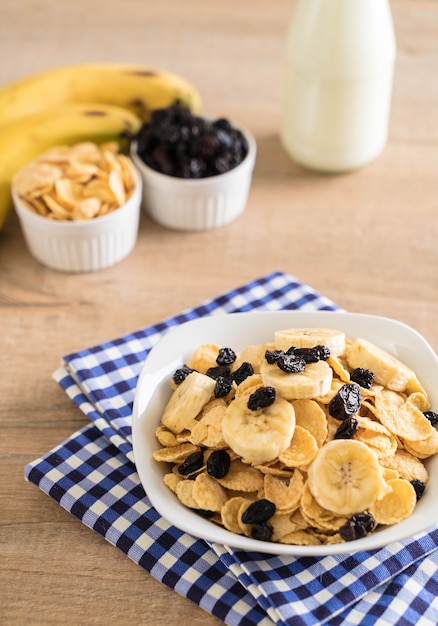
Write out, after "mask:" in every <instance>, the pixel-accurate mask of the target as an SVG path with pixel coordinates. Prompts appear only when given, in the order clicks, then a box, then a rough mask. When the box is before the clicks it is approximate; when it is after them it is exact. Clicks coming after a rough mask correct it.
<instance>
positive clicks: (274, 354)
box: [265, 350, 284, 365]
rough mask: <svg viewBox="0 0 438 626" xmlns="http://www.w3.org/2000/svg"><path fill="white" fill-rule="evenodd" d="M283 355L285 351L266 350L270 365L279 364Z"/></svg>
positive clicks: (266, 357)
mask: <svg viewBox="0 0 438 626" xmlns="http://www.w3.org/2000/svg"><path fill="white" fill-rule="evenodd" d="M282 354H284V352H283V350H266V352H265V359H266V360H267V362H268V363H269V364H270V365H273V364H274V363H277V361H278V359H279V358H280V356H281V355H282Z"/></svg>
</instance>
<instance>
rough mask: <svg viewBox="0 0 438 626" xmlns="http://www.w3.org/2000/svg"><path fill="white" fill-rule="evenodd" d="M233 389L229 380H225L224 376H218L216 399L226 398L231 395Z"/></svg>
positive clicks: (215, 387) (215, 391)
mask: <svg viewBox="0 0 438 626" xmlns="http://www.w3.org/2000/svg"><path fill="white" fill-rule="evenodd" d="M232 388H233V386H232V384H231V380H230V379H229V378H224V376H218V377H217V378H216V384H215V386H214V392H213V394H214V397H215V398H225V396H227V395H228V394H229V393H230V391H231V389H232Z"/></svg>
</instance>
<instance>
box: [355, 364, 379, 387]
mask: <svg viewBox="0 0 438 626" xmlns="http://www.w3.org/2000/svg"><path fill="white" fill-rule="evenodd" d="M350 379H351V380H352V382H353V383H357V384H358V385H360V386H361V387H363V388H364V389H371V386H372V384H373V382H374V374H373V372H372V371H371V370H368V369H365V368H364V367H356V369H354V370H352V371H351V372H350Z"/></svg>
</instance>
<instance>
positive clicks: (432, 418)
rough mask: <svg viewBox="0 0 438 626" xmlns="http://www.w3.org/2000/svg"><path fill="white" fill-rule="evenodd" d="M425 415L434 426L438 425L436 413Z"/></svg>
mask: <svg viewBox="0 0 438 626" xmlns="http://www.w3.org/2000/svg"><path fill="white" fill-rule="evenodd" d="M423 415H424V417H425V418H426V419H428V420H429V422H430V423H431V424H432V426H435V424H437V423H438V413H435V411H424V413H423Z"/></svg>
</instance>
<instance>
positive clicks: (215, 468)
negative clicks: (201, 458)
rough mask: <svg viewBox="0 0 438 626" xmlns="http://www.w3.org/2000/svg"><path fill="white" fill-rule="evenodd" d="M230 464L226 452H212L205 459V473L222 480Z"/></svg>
mask: <svg viewBox="0 0 438 626" xmlns="http://www.w3.org/2000/svg"><path fill="white" fill-rule="evenodd" d="M230 464H231V458H230V455H229V454H228V452H227V451H226V450H214V451H213V452H212V453H211V454H210V456H209V457H208V459H207V473H208V474H210V476H213V478H224V476H226V475H227V474H228V470H229V469H230Z"/></svg>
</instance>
